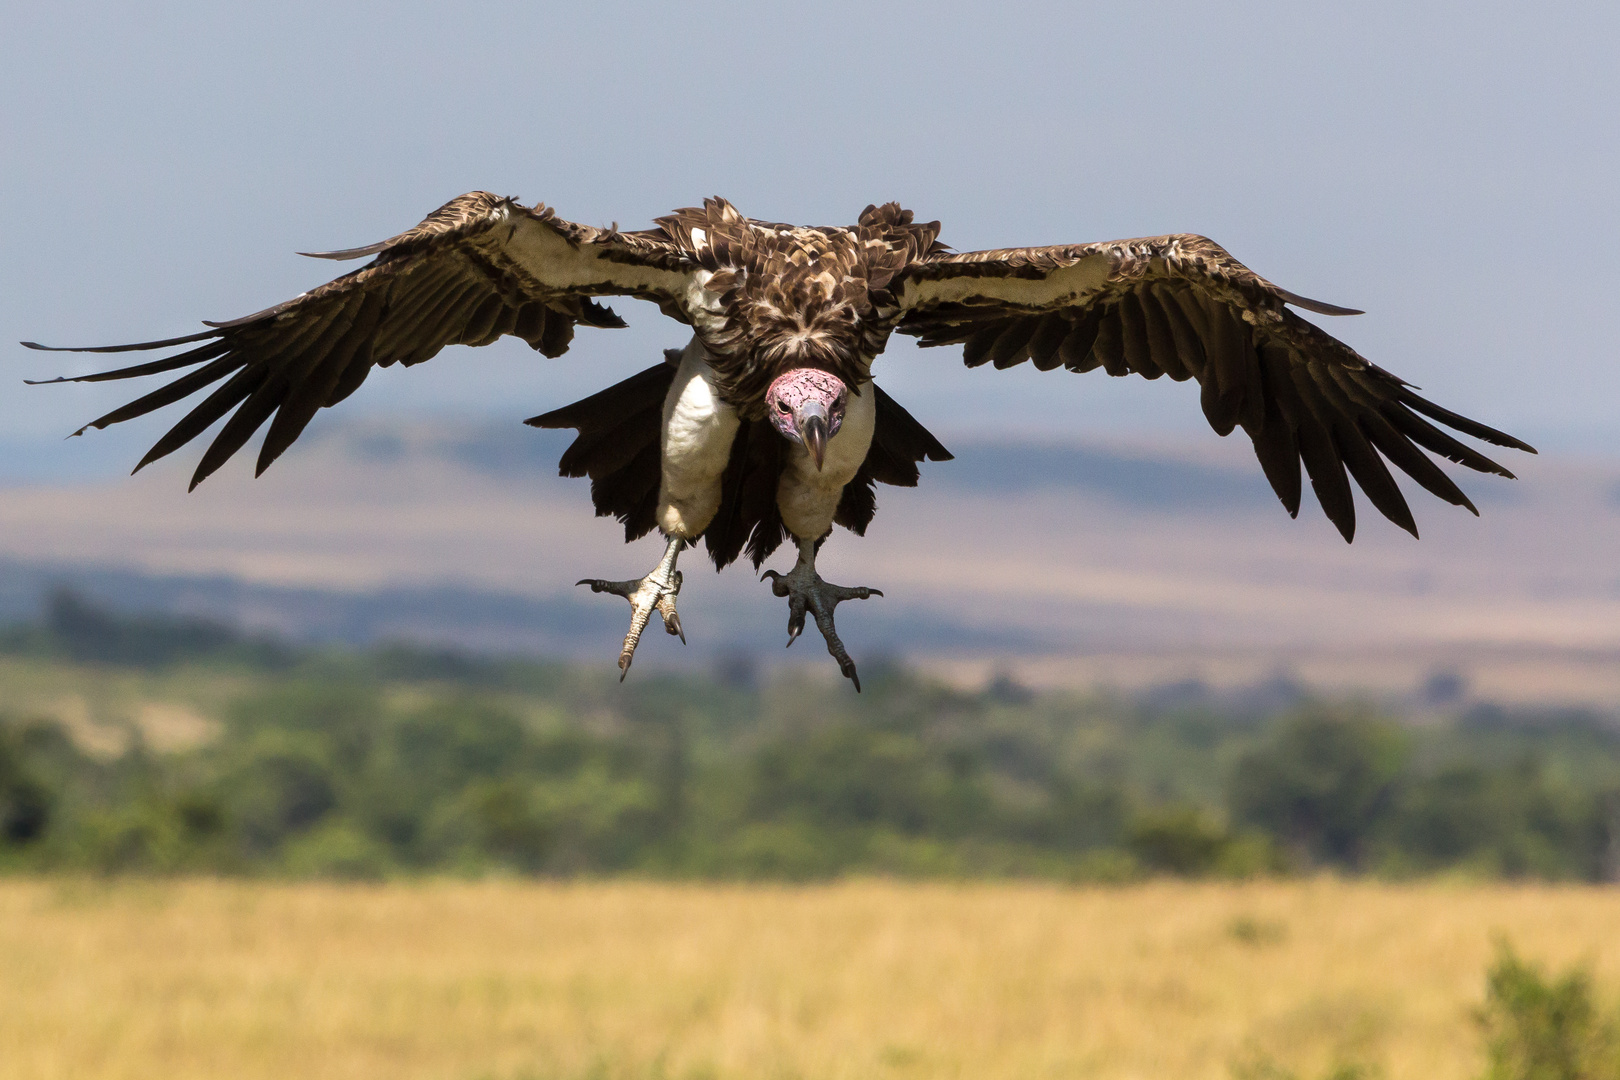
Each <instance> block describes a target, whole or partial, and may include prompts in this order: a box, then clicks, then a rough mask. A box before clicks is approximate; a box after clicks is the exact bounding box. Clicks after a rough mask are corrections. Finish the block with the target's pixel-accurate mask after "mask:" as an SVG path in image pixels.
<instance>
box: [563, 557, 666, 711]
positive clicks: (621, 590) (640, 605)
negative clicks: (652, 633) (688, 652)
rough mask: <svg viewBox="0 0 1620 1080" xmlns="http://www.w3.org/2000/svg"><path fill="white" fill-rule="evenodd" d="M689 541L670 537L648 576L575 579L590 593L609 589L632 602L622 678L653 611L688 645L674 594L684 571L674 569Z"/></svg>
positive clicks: (621, 663)
mask: <svg viewBox="0 0 1620 1080" xmlns="http://www.w3.org/2000/svg"><path fill="white" fill-rule="evenodd" d="M685 546H686V541H685V540H682V539H681V538H680V537H678V536H672V537H670V539H669V546H668V547H667V548H665V549H664V557H663V558H662V559H660V560H659V561H658V565H657V566H656V567H654V568H653V570H652V572H651V573H649V574H648V575H647V576H646V577H643V578H636V579H634V580H631V581H604V580H603V579H601V578H585V579H583V580H581V581H578V582H575V584H576V585H589V586H590V587H591V592H609V593H613V594H615V595H617V596H622V597H624V598H625V599H626V600H628V601H630V631H629V633H627V634H625V635H624V648H622V649H620V650H619V681H620V682H623V681H624V677H625V676H626V675H628V674H629V673H630V661H631V660H633V659H635V656H636V646H637V645H638V644H640V642H641V632H642V631H643V630H645V629H647V623H648V622H650V621H651V620H652V615H653V612H655V611H656V612H658V614H659V617H660V618H662V619H663V620H664V629H665V630H666V631H667V632H669V633H671V634H676V635H679V637H680V639H681V644H682V645H684V644H686V635H685V634H684V633H682V631H681V617H680V616H679V615H677V614H676V613H675V597H676V595H677V594H679V593H680V591H681V572H680V571H679V570H677V569H675V557H676V556H678V555H679V554H680V553H681V548H683V547H685Z"/></svg>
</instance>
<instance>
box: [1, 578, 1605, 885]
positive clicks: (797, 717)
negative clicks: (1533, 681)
mask: <svg viewBox="0 0 1620 1080" xmlns="http://www.w3.org/2000/svg"><path fill="white" fill-rule="evenodd" d="M636 675H637V676H638V677H633V678H632V679H630V680H629V681H628V682H626V683H624V684H619V683H618V682H617V681H616V680H615V679H614V678H613V677H612V676H611V675H610V674H609V673H608V672H607V671H603V670H602V665H595V664H592V665H589V666H581V665H570V664H561V663H555V662H552V663H540V662H534V661H522V660H511V659H493V658H478V657H474V656H469V655H467V654H458V653H451V652H430V651H424V650H421V649H413V648H409V647H404V646H393V647H385V648H379V649H374V650H368V651H353V650H333V649H311V648H307V647H297V646H294V645H291V644H289V643H287V642H285V641H282V640H278V639H275V638H271V637H268V636H265V635H262V634H252V633H245V632H243V631H241V630H238V629H236V628H233V627H231V626H229V625H225V624H221V623H217V622H210V621H207V620H201V619H197V618H192V617H175V616H165V615H153V614H149V615H143V616H135V617H125V616H119V615H116V614H114V613H111V612H108V611H105V610H103V609H100V608H97V607H95V606H94V605H92V604H88V603H86V602H85V601H84V600H82V599H81V598H78V597H76V596H74V595H72V594H71V593H65V592H58V593H56V594H54V595H53V596H52V598H51V601H50V604H49V610H48V614H47V617H46V618H45V619H44V620H43V621H42V622H39V623H33V624H17V625H13V626H12V627H11V628H10V629H8V630H6V631H5V632H4V633H0V866H6V865H10V866H14V867H18V868H30V869H50V868H94V869H100V870H133V871H153V870H156V871H178V870H189V871H209V872H223V873H251V874H293V875H337V876H360V877H377V876H383V875H391V874H397V873H413V872H425V871H426V872H444V871H458V872H467V873H482V872H485V871H488V870H510V871H519V872H525V873H545V874H577V873H605V872H618V871H635V872H637V873H646V874H657V875H673V876H679V877H688V876H703V877H713V876H719V877H766V878H804V877H822V876H828V875H834V874H840V873H844V872H848V871H860V872H884V873H895V874H903V875H921V876H964V875H968V876H986V875H988V876H1005V875H1016V876H1038V877H1054V878H1060V879H1081V880H1099V879H1100V880H1120V879H1129V878H1133V877H1136V876H1139V875H1142V874H1147V873H1161V874H1162V873H1170V874H1182V875H1208V874H1219V875H1225V876H1234V877H1249V876H1255V875H1264V874H1277V873H1287V872H1292V871H1308V870H1313V869H1316V868H1322V867H1330V868H1335V869H1338V870H1341V871H1345V872H1354V873H1379V874H1386V875H1397V876H1404V875H1410V874H1421V873H1430V872H1435V871H1461V872H1464V873H1467V874H1471V875H1476V876H1497V875H1502V876H1508V877H1516V878H1517V877H1538V878H1547V879H1580V880H1615V879H1617V878H1620V716H1617V715H1616V714H1615V713H1614V712H1609V713H1600V712H1594V711H1579V710H1562V711H1559V710H1546V709H1543V710H1533V711H1532V710H1522V709H1512V708H1503V707H1500V706H1474V707H1468V708H1461V707H1451V708H1437V707H1433V706H1432V705H1431V706H1430V707H1428V708H1426V709H1424V710H1423V711H1421V712H1416V713H1408V714H1404V715H1403V714H1398V713H1391V712H1388V711H1385V710H1378V709H1372V708H1369V707H1367V706H1365V705H1355V704H1353V703H1332V702H1326V701H1322V700H1319V699H1313V698H1311V697H1310V696H1309V695H1307V694H1305V693H1304V692H1303V690H1302V689H1301V688H1300V687H1298V686H1291V685H1287V684H1272V685H1270V686H1266V687H1257V688H1253V689H1251V691H1250V692H1248V693H1247V694H1240V695H1225V696H1223V695H1219V694H1212V693H1209V692H1207V691H1196V690H1195V689H1193V688H1188V687H1180V688H1163V689H1161V690H1160V691H1158V692H1156V693H1150V694H1144V695H1136V696H1120V695H1117V694H1099V693H1095V692H1092V693H1076V692H1072V691H1061V692H1060V691H1053V692H1045V693H1038V692H1035V691H1032V690H1030V689H1029V688H1027V687H1025V686H1022V685H1020V684H1019V683H1017V682H1016V681H1015V680H1012V679H1010V678H1006V677H1003V678H1001V679H999V680H997V681H994V682H992V683H991V684H990V685H989V686H988V687H986V688H984V689H983V690H979V691H974V692H966V691H962V690H959V689H953V688H952V687H950V686H948V685H945V684H943V683H941V682H939V681H937V680H933V679H930V678H927V677H926V676H923V675H920V674H918V673H917V672H915V671H912V670H908V669H907V668H905V667H902V666H900V665H897V664H893V663H869V665H868V668H867V671H866V673H865V680H864V681H865V684H866V692H865V693H864V694H861V695H856V694H854V693H852V692H851V691H850V689H849V688H848V687H847V686H846V685H845V684H843V682H842V681H841V680H839V679H838V678H837V677H836V675H835V674H833V673H830V672H826V671H819V674H811V673H809V672H795V671H792V670H784V671H779V672H776V673H774V674H771V673H764V672H760V671H759V670H757V669H755V668H753V667H752V666H750V665H749V664H748V662H747V661H746V659H744V658H741V657H734V658H732V659H731V660H730V661H728V662H727V663H725V664H723V665H721V666H720V667H719V668H718V670H716V671H714V672H712V673H707V674H691V673H689V674H685V675H680V676H676V675H669V674H665V675H658V674H656V673H651V672H641V671H640V670H639V669H638V671H637V672H636Z"/></svg>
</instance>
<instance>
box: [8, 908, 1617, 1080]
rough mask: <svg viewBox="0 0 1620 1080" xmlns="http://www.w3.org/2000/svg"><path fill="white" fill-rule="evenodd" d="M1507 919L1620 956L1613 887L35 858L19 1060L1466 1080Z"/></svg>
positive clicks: (1576, 953)
mask: <svg viewBox="0 0 1620 1080" xmlns="http://www.w3.org/2000/svg"><path fill="white" fill-rule="evenodd" d="M1496 934H1505V935H1508V936H1509V937H1511V939H1512V940H1513V942H1514V943H1515V945H1516V946H1517V947H1518V948H1519V950H1520V951H1521V952H1522V953H1523V954H1524V955H1526V956H1528V957H1530V958H1534V959H1538V960H1542V961H1546V962H1548V963H1550V964H1552V965H1555V966H1558V967H1562V966H1565V965H1567V964H1570V963H1574V962H1580V961H1589V962H1591V963H1592V965H1593V966H1594V969H1595V972H1596V975H1597V980H1598V984H1599V986H1601V987H1605V988H1608V987H1613V986H1615V985H1616V983H1617V982H1620V893H1616V892H1614V891H1612V890H1607V891H1606V890H1603V889H1598V888H1574V887H1559V888H1554V887H1524V888H1517V887H1507V886H1475V885H1464V884H1456V885H1450V884H1425V885H1414V886H1391V885H1375V884H1358V883H1346V882H1340V881H1333V880H1325V879H1324V880H1317V881H1309V882H1292V883H1256V884H1248V885H1218V884H1173V883H1163V884H1149V885H1140V886H1132V887H1122V888H1103V889H1069V888H1060V887H1053V886H1038V885H1016V884H1012V885H1008V884H984V885H941V884H896V883H890V882H884V881H858V882H852V883H846V884H836V885H827V886H814V887H793V888H787V887H761V886H699V885H693V886H682V885H666V884H645V883H586V884H533V883H520V882H484V883H457V882H432V883H423V884H405V885H398V884H396V885H379V886H354V885H335V884H302V885H296V884H295V885H288V884H276V885H264V884H252V883H240V882H237V883H231V882H216V881H208V880H202V881H181V882H161V881H159V882H152V881H130V882H120V883H110V884H109V883H98V882H92V881H83V880H74V881H67V880H9V881H0V1080H21V1078H29V1080H35V1078H41V1080H42V1078H46V1077H51V1078H57V1077H61V1078H67V1077H73V1078H76V1080H89V1078H103V1077H105V1078H111V1077H143V1078H146V1077H163V1078H166V1080H185V1078H190V1077H202V1076H209V1077H232V1078H237V1080H247V1078H253V1077H278V1078H284V1077H300V1078H310V1080H314V1078H321V1077H344V1078H352V1080H366V1078H371V1077H378V1078H382V1077H388V1078H390V1080H403V1078H415V1077H424V1078H426V1077H432V1078H446V1080H454V1078H462V1077H466V1078H479V1077H487V1078H492V1080H508V1078H510V1080H517V1078H550V1077H557V1078H563V1080H572V1078H584V1077H601V1078H604V1080H606V1078H616V1077H669V1078H672V1080H683V1078H687V1077H693V1078H696V1077H712V1078H730V1077H749V1078H760V1077H763V1078H790V1077H805V1078H820V1077H829V1078H831V1077H837V1078H843V1077H851V1078H854V1077H894V1078H912V1077H972V1078H985V1080H989V1078H997V1077H1008V1078H1012V1077H1018V1078H1033V1077H1071V1076H1073V1077H1082V1076H1083V1077H1178V1078H1180V1077H1186V1078H1196V1077H1230V1076H1232V1075H1233V1073H1234V1070H1235V1071H1237V1072H1239V1073H1242V1072H1244V1071H1245V1065H1246V1064H1247V1065H1248V1066H1251V1068H1252V1066H1253V1065H1254V1063H1256V1062H1259V1061H1270V1062H1273V1063H1275V1064H1276V1065H1278V1066H1279V1067H1281V1068H1285V1069H1288V1070H1291V1071H1293V1072H1296V1073H1298V1074H1299V1075H1301V1076H1303V1077H1308V1078H1314V1077H1317V1076H1320V1075H1322V1074H1323V1073H1325V1072H1326V1071H1327V1070H1329V1069H1331V1068H1333V1067H1335V1066H1338V1065H1343V1064H1347V1063H1360V1064H1366V1065H1370V1066H1374V1067H1376V1068H1378V1069H1381V1070H1382V1071H1383V1073H1384V1075H1385V1076H1387V1077H1389V1078H1391V1080H1398V1078H1405V1077H1413V1078H1417V1077H1422V1078H1425V1080H1448V1078H1453V1077H1457V1078H1461V1077H1470V1076H1473V1075H1476V1074H1477V1073H1478V1071H1479V1068H1480V1065H1481V1056H1480V1049H1479V1038H1478V1035H1477V1033H1476V1031H1475V1028H1474V1024H1473V1021H1472V1019H1471V1010H1472V1008H1473V1007H1474V1006H1475V1005H1476V1004H1477V1003H1478V1002H1479V1001H1480V1000H1481V998H1482V994H1483V978H1484V971H1485V968H1486V966H1487V965H1488V963H1489V962H1490V959H1491V955H1492V938H1493V935H1496Z"/></svg>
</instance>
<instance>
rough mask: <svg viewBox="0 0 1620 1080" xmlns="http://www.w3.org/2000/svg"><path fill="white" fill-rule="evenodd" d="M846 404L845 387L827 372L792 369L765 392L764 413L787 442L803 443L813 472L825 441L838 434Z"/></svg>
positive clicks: (822, 455) (847, 402) (824, 449)
mask: <svg viewBox="0 0 1620 1080" xmlns="http://www.w3.org/2000/svg"><path fill="white" fill-rule="evenodd" d="M848 404H849V387H847V386H845V385H844V381H843V380H842V379H840V378H839V377H838V376H836V375H834V374H832V373H831V372H829V371H822V370H821V369H820V368H794V369H793V370H792V371H788V372H785V373H783V374H781V375H778V376H777V377H776V379H775V381H774V382H772V383H771V386H770V389H768V390H766V391H765V411H766V413H767V415H769V416H770V418H771V423H772V424H774V425H776V430H777V431H780V432H781V433H782V437H783V438H784V439H787V440H788V441H789V442H796V443H803V444H804V448H805V449H806V450H808V451H810V457H811V458H812V459H813V460H814V461H815V463H816V468H817V469H820V468H821V462H822V459H823V458H824V457H825V456H826V454H827V440H828V439H831V438H832V437H833V436H834V435H836V434H838V429H839V428H840V427H842V426H843V423H844V407H845V406H846V405H848Z"/></svg>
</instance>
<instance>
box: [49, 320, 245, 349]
mask: <svg viewBox="0 0 1620 1080" xmlns="http://www.w3.org/2000/svg"><path fill="white" fill-rule="evenodd" d="M205 325H206V324H205ZM211 337H219V330H218V329H212V330H201V331H198V332H197V333H195V334H187V335H185V336H184V337H172V338H164V339H163V340H162V341H137V342H135V343H134V344H132V345H41V344H40V343H39V342H37V341H21V342H18V344H19V345H21V346H22V347H23V348H25V349H33V350H35V351H36V352H84V353H119V352H145V351H146V350H148V349H167V348H170V347H171V346H174V345H189V344H191V343H192V342H193V341H202V340H204V339H205V338H211Z"/></svg>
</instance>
